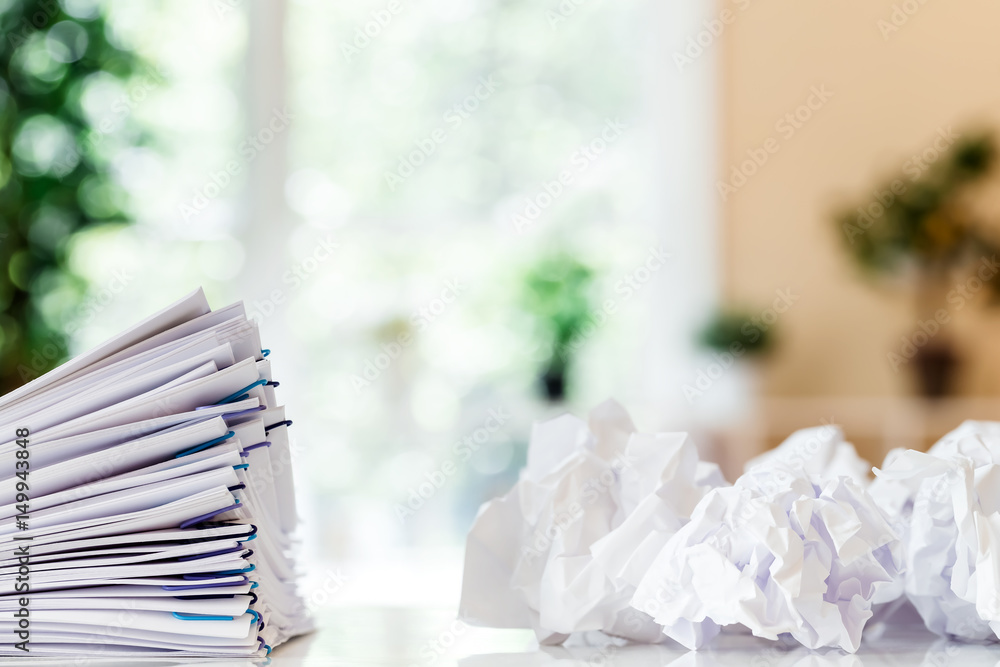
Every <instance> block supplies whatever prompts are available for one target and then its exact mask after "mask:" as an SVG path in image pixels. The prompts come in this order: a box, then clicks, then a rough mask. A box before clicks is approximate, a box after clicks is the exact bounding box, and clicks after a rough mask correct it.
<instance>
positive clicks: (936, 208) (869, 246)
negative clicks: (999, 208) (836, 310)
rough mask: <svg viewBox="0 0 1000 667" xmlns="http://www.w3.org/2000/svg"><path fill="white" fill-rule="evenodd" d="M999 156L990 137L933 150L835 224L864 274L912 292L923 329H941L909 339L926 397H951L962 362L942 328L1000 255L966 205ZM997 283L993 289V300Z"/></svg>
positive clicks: (977, 136)
mask: <svg viewBox="0 0 1000 667" xmlns="http://www.w3.org/2000/svg"><path fill="white" fill-rule="evenodd" d="M994 155H995V149H994V145H993V141H992V138H991V137H990V135H988V134H984V133H980V134H975V135H969V136H967V137H964V138H962V137H960V138H959V139H957V140H953V141H952V143H951V145H950V146H948V147H947V148H945V149H944V150H938V149H937V148H933V149H928V151H925V152H924V153H923V154H922V155H921V156H919V158H918V159H911V160H909V161H907V162H906V163H905V164H904V166H903V170H902V173H901V174H899V175H896V176H895V177H894V178H892V179H890V180H887V181H886V182H883V183H882V184H880V186H879V187H877V188H876V189H875V190H874V192H873V194H872V196H871V197H870V198H868V200H867V201H864V202H861V203H856V204H854V205H852V206H851V207H849V208H848V209H845V210H844V211H842V212H841V213H840V214H839V215H837V216H836V223H837V228H838V231H839V232H840V233H841V236H842V239H843V240H844V246H845V248H846V250H847V252H848V254H849V255H850V256H851V257H852V258H853V259H854V261H855V262H856V263H857V265H858V266H859V267H860V268H861V269H862V270H863V271H864V273H865V274H867V275H868V276H869V277H873V278H883V279H884V278H888V277H892V278H895V279H897V280H899V281H902V282H903V283H905V284H907V285H909V286H910V287H911V288H912V290H913V296H914V301H915V304H914V305H915V311H916V314H917V322H918V323H927V322H931V323H936V324H937V326H928V327H925V328H926V329H928V331H924V332H923V333H922V334H917V333H916V332H914V334H913V338H914V341H908V340H907V337H906V336H904V337H903V343H904V345H903V347H904V348H906V347H909V349H910V350H911V351H912V354H910V353H906V358H907V360H909V361H912V362H913V368H914V370H915V374H916V380H917V385H918V390H919V392H920V393H921V394H922V395H924V396H927V397H939V396H942V395H944V394H946V393H948V392H949V391H950V389H951V386H952V380H953V378H954V375H955V371H956V368H957V365H958V361H959V357H958V354H957V352H956V351H955V346H954V343H953V342H952V339H951V336H950V334H949V333H948V332H947V331H945V327H944V326H943V325H944V324H946V322H947V320H948V319H950V315H949V307H950V302H952V301H953V299H952V298H951V297H952V291H953V288H954V287H955V286H956V285H961V281H962V280H963V279H964V278H966V277H968V276H970V275H972V274H973V272H975V271H976V270H977V269H978V267H979V265H980V264H981V263H982V260H983V258H984V257H985V258H990V257H992V255H993V254H994V253H997V252H998V246H997V245H996V243H995V242H994V241H993V240H992V239H991V238H990V237H989V235H988V234H987V233H986V231H985V230H984V226H983V224H982V223H981V222H980V221H979V220H978V219H977V218H976V216H975V214H974V213H973V212H972V210H971V209H970V207H969V201H968V190H969V187H970V186H972V185H973V184H976V183H978V182H980V181H982V180H983V179H984V178H985V177H986V176H987V175H988V174H989V173H990V171H991V169H992V167H993V164H994ZM996 283H997V281H993V282H992V283H990V284H989V291H990V292H992V293H994V294H996V293H997V284H996ZM907 343H908V345H907ZM917 343H919V344H917ZM893 354H895V353H892V352H890V353H889V357H890V362H892V355H893ZM893 366H894V368H895V367H897V366H898V364H894V365H893Z"/></svg>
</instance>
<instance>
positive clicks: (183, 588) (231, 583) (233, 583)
mask: <svg viewBox="0 0 1000 667" xmlns="http://www.w3.org/2000/svg"><path fill="white" fill-rule="evenodd" d="M240 579H242V580H243V581H228V582H226V581H224V582H221V583H215V584H208V583H205V584H184V585H179V586H160V588H162V589H163V590H165V591H195V590H199V589H202V588H227V587H229V586H242V585H243V584H248V583H250V578H249V577H248V576H246V575H243V576H241V577H240Z"/></svg>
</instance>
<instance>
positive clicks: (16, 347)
mask: <svg viewBox="0 0 1000 667" xmlns="http://www.w3.org/2000/svg"><path fill="white" fill-rule="evenodd" d="M0 35H2V36H3V38H2V41H0V262H2V265H3V266H4V267H6V270H5V271H2V272H0V393H5V392H7V391H10V390H11V389H13V388H15V387H17V386H19V385H20V384H22V383H24V382H25V381H26V380H30V379H32V378H33V377H35V376H37V375H39V374H41V373H42V372H44V371H45V370H48V368H50V367H52V366H54V365H55V364H56V363H58V362H59V361H61V360H62V358H63V357H64V356H65V353H66V340H65V336H64V334H62V333H61V331H60V330H59V329H58V328H57V327H58V323H55V322H50V321H48V320H47V319H46V318H45V317H44V316H43V311H42V308H41V303H42V302H43V300H44V299H45V297H46V295H47V294H50V293H52V292H53V291H54V290H56V289H63V290H66V289H67V288H70V289H72V290H73V291H75V292H77V293H78V294H81V295H82V292H83V290H84V289H85V285H83V283H82V281H81V280H80V279H79V278H77V277H75V276H73V275H72V274H71V273H70V272H69V270H68V268H67V242H68V240H69V239H70V237H71V236H72V235H73V234H74V233H76V232H78V231H80V230H82V229H85V228H88V227H90V226H92V225H96V224H100V223H107V222H121V221H123V220H124V219H125V214H124V210H123V209H124V205H125V200H124V194H123V193H122V192H121V191H120V189H119V187H118V186H117V185H116V184H115V183H114V181H113V179H112V177H111V173H110V158H111V156H112V155H113V153H114V150H115V149H116V148H119V147H121V146H122V144H123V142H124V143H125V144H126V145H127V144H129V143H137V142H138V141H140V137H139V136H138V135H137V134H136V133H135V131H134V127H133V124H132V123H130V122H129V121H130V118H129V116H130V110H131V106H130V105H129V104H128V102H129V100H128V99H127V97H124V93H122V98H121V99H120V100H118V102H119V106H118V109H119V110H120V113H119V115H118V116H116V117H115V118H114V122H111V120H110V119H105V121H104V124H103V125H102V126H100V127H94V125H93V124H92V122H93V121H92V120H90V119H88V115H87V113H86V111H85V96H86V95H87V94H88V92H90V91H92V90H93V89H94V88H95V87H96V86H97V85H100V86H103V88H104V90H109V89H111V90H114V89H116V88H115V87H116V86H117V89H118V90H121V91H124V88H125V85H126V83H127V81H128V80H129V79H130V78H131V77H132V76H133V75H134V74H135V73H136V72H137V71H138V69H139V67H140V65H141V62H140V60H139V59H138V58H137V57H136V56H135V55H134V54H132V53H130V52H129V51H127V50H125V49H122V48H119V47H118V46H116V45H115V44H114V43H113V42H112V40H110V39H109V31H108V26H107V24H106V23H105V21H104V18H103V17H102V15H101V13H100V9H99V5H97V4H96V3H88V2H86V1H85V0H66V1H65V2H63V3H57V2H56V1H55V0H40V1H32V0H21V1H18V0H8V2H0Z"/></svg>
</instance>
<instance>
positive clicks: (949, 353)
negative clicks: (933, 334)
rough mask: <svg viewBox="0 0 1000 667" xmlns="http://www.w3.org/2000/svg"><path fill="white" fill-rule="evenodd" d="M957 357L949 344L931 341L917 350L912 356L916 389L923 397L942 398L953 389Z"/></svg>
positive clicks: (957, 363) (957, 364)
mask: <svg viewBox="0 0 1000 667" xmlns="http://www.w3.org/2000/svg"><path fill="white" fill-rule="evenodd" d="M958 366H959V358H958V355H957V354H956V353H955V350H954V349H953V347H952V346H951V345H949V344H948V343H946V342H933V343H929V344H928V345H925V346H924V347H921V348H920V349H919V350H917V353H916V355H914V357H913V367H914V369H915V371H916V380H917V389H918V391H919V392H920V395H921V396H923V397H924V398H942V397H944V396H947V395H949V394H950V393H951V392H952V390H953V389H954V381H955V375H956V373H957V371H958Z"/></svg>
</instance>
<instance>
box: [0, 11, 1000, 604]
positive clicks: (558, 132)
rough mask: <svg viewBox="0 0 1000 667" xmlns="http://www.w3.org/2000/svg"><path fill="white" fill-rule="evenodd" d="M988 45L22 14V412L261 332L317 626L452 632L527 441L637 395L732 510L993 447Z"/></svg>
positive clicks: (575, 23) (581, 21) (994, 317)
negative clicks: (791, 471) (377, 621)
mask: <svg viewBox="0 0 1000 667" xmlns="http://www.w3.org/2000/svg"><path fill="white" fill-rule="evenodd" d="M997 21H1000V7H998V6H997V5H996V4H995V3H989V2H986V1H985V0H973V1H972V2H971V3H962V4H961V6H958V5H955V4H948V3H926V4H925V3H922V2H917V1H916V0H906V1H905V2H890V1H889V0H875V1H872V0H868V1H865V2H863V1H862V0H849V1H848V2H842V3H837V4H836V5H831V4H822V3H820V4H817V3H794V2H790V1H785V2H771V3H762V2H758V1H757V0H719V1H718V2H717V3H710V2H685V3H653V2H640V1H639V0H620V1H619V2H614V3H612V2H601V1H599V0H545V1H544V2H541V3H539V2H528V1H527V0H426V1H425V2H422V3H411V2H409V0H351V1H350V2H339V3H334V2H322V1H320V0H271V1H269V2H261V1H257V2H253V1H243V0H198V1H195V0H190V1H188V0H175V1H173V2H169V3H168V2H159V1H154V0H130V1H128V2H126V1H124V0H113V1H112V0H108V1H97V0H93V1H92V0H59V1H57V0H38V1H31V0H20V1H19V0H0V28H2V31H3V34H2V37H3V39H2V43H0V66H2V68H0V77H2V80H0V186H2V189H0V258H2V260H3V264H4V266H5V267H6V270H5V271H3V272H0V389H2V391H9V390H10V389H11V388H13V387H16V386H18V385H20V384H22V383H23V382H25V381H27V380H30V379H31V378H33V377H36V376H37V375H40V374H42V373H44V372H46V371H47V370H49V369H51V368H53V367H54V366H56V365H57V364H58V363H60V362H61V361H63V360H64V359H65V358H67V357H68V356H70V355H72V354H75V353H78V352H80V351H83V350H85V349H87V348H89V347H91V346H93V345H94V344H96V343H97V342H99V341H101V340H103V339H105V338H106V337H108V336H110V335H112V334H114V333H116V332H118V331H119V330H120V329H122V328H124V327H125V326H128V325H130V324H132V323H134V322H136V321H138V320H139V319H141V318H142V317H145V316H146V315H148V314H150V313H152V312H154V311H156V310H158V309H160V308H161V307H163V306H165V305H166V304H168V303H170V302H171V301H173V300H175V299H177V298H179V297H180V296H182V295H183V294H185V293H187V292H189V291H190V290H192V289H195V288H196V287H198V286H199V285H201V286H204V288H205V289H206V291H207V292H208V294H209V297H210V299H211V300H212V302H213V304H215V305H217V306H222V305H225V304H227V303H229V302H231V301H234V300H239V299H243V300H245V302H246V304H247V308H248V311H249V312H250V314H251V315H252V316H253V317H254V319H256V320H257V321H258V322H259V323H260V326H261V329H262V331H263V338H264V340H265V341H266V343H267V344H268V346H269V347H270V348H271V349H272V350H273V354H272V359H273V362H274V367H275V371H276V375H277V376H278V379H279V380H280V381H281V390H280V396H281V398H282V399H283V400H284V401H285V402H286V403H287V404H288V406H289V416H290V417H291V418H292V419H294V421H295V427H294V429H293V430H294V436H295V452H296V457H297V459H296V462H297V466H298V476H299V479H300V480H301V483H302V484H301V487H302V488H301V503H302V507H303V510H304V512H305V514H306V515H307V520H308V521H309V526H310V530H309V531H308V533H307V534H306V535H304V541H305V550H306V552H307V554H308V560H309V562H310V563H311V565H312V567H311V576H313V577H315V578H318V580H323V581H325V582H326V584H324V585H325V586H326V588H325V590H332V592H331V594H330V595H329V596H324V599H323V600H321V601H318V602H317V604H319V603H322V604H353V605H357V604H372V605H407V604H415V603H419V604H441V605H454V604H455V603H456V601H457V598H458V590H459V583H460V577H459V572H460V569H461V557H462V544H463V539H464V537H463V536H464V533H465V531H466V530H467V529H468V527H469V526H470V525H471V522H472V519H473V518H474V516H475V513H476V510H477V508H478V507H479V505H480V504H481V503H482V502H483V501H485V500H487V499H488V498H490V497H492V496H495V495H498V494H501V493H503V492H505V491H506V490H507V489H508V488H509V487H510V486H511V485H512V483H513V482H514V480H515V479H516V478H517V472H518V469H519V468H520V466H521V465H523V462H524V460H525V452H526V448H527V440H528V434H529V432H530V427H531V424H532V423H533V422H534V421H537V420H539V419H545V418H547V417H551V416H553V415H556V414H559V413H561V412H565V411H573V412H575V413H578V414H584V413H586V411H587V410H588V409H589V408H590V407H592V406H593V405H595V404H596V403H597V402H599V401H601V400H603V399H604V398H605V397H608V396H613V397H616V398H617V399H618V400H619V401H621V402H622V403H623V404H624V405H625V406H626V407H627V408H628V409H629V410H630V411H631V412H632V414H633V417H634V419H635V421H636V424H637V426H638V427H639V428H640V429H641V430H645V431H651V430H663V429H674V430H689V431H692V432H693V433H695V435H696V439H697V441H698V443H699V446H700V447H701V448H702V450H703V451H702V455H703V456H704V457H706V458H710V459H713V460H716V461H718V462H719V463H720V464H721V465H722V467H723V469H724V470H725V472H726V473H727V475H728V476H729V477H730V479H734V478H735V477H736V476H737V475H738V474H739V472H740V470H741V469H742V465H743V463H744V462H745V461H746V460H747V459H749V458H750V457H751V456H753V455H755V454H757V453H759V452H760V451H763V450H764V449H766V448H768V447H770V446H773V445H775V444H777V443H778V442H780V441H781V440H782V439H783V438H784V437H785V436H786V435H788V434H789V433H790V432H791V431H792V430H794V429H796V428H802V427H806V426H813V425H817V424H820V423H830V422H832V423H837V424H840V425H842V426H843V428H844V430H845V431H846V434H847V436H848V438H849V439H850V440H852V441H853V442H855V444H856V445H857V446H858V448H859V450H860V452H861V453H862V454H863V455H864V456H866V457H867V458H868V459H869V460H871V461H872V462H873V463H874V464H876V465H878V464H879V463H880V462H881V460H882V457H883V456H884V454H885V452H886V451H888V449H890V448H892V447H897V446H905V447H916V448H921V449H922V448H925V447H926V446H928V445H929V444H930V443H931V442H933V441H934V440H935V439H937V438H938V437H940V436H941V435H942V434H943V433H944V432H946V431H947V430H950V429H951V428H953V427H954V426H956V425H957V424H958V423H959V422H960V421H961V420H962V419H965V418H983V419H990V418H993V419H998V418H1000V400H998V395H1000V346H997V345H995V344H994V341H995V340H996V337H997V335H998V334H1000V318H998V314H1000V309H996V308H994V305H993V304H994V301H995V300H996V299H995V298H994V297H995V294H996V292H997V287H998V286H1000V277H998V276H997V274H998V273H1000V263H998V258H997V254H1000V253H998V252H997V245H996V244H1000V226H998V224H997V223H998V218H1000V191H998V185H1000V177H998V175H997V174H996V173H995V170H994V161H995V159H994V143H993V141H994V139H993V134H992V132H993V131H994V130H995V128H996V125H997V122H998V120H1000V89H998V88H997V87H996V86H993V85H990V83H989V82H990V81H992V80H993V77H994V76H996V75H997V74H998V73H1000V51H998V50H997V48H996V46H995V44H996V41H995V36H994V34H993V33H994V26H995V25H996V23H997ZM331 581H333V582H335V585H334V586H333V587H332V589H331V587H330V586H328V585H327V584H329V583H330V582H331Z"/></svg>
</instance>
